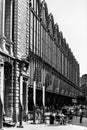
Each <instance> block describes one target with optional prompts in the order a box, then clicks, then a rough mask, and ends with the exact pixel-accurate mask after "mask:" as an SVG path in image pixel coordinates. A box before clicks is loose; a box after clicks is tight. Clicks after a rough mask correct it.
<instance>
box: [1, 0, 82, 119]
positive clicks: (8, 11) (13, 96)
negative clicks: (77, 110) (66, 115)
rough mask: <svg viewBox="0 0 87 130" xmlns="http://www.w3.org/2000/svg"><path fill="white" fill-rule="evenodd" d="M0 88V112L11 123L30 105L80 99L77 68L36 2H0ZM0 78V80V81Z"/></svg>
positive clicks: (41, 4)
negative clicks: (34, 98) (8, 117)
mask: <svg viewBox="0 0 87 130" xmlns="http://www.w3.org/2000/svg"><path fill="white" fill-rule="evenodd" d="M0 64H2V65H1V66H0V81H1V82H0V84H2V85H1V88H0V90H1V92H0V93H1V97H3V98H2V102H3V109H4V111H5V114H6V115H9V116H11V117H13V120H14V121H17V119H18V115H19V104H20V103H22V105H23V113H25V114H27V113H28V111H29V110H32V107H33V82H34V81H36V88H37V90H36V105H39V106H42V105H43V103H42V88H43V85H44V86H45V99H46V101H45V105H46V106H50V105H55V104H57V105H62V104H64V103H65V104H70V103H71V102H72V99H74V98H76V97H77V95H79V94H80V93H81V91H80V88H79V64H78V62H77V60H76V59H75V57H74V55H73V53H72V51H71V49H70V48H69V45H68V44H67V42H66V39H65V38H64V37H63V33H62V32H61V31H60V30H59V26H58V24H57V23H54V18H53V15H52V14H51V13H50V14H49V13H48V7H47V4H46V2H45V1H44V0H43V1H40V0H0ZM2 77H3V78H2Z"/></svg>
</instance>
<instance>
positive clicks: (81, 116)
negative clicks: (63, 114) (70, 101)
mask: <svg viewBox="0 0 87 130" xmlns="http://www.w3.org/2000/svg"><path fill="white" fill-rule="evenodd" d="M79 113H80V119H79V122H80V123H82V118H83V108H82V106H81V108H80V110H79Z"/></svg>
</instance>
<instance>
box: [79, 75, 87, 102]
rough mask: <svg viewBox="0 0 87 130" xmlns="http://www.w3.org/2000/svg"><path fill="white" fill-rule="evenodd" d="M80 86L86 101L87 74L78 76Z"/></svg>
mask: <svg viewBox="0 0 87 130" xmlns="http://www.w3.org/2000/svg"><path fill="white" fill-rule="evenodd" d="M80 87H81V90H82V92H83V95H84V96H85V97H86V101H87V74H84V75H82V77H81V78H80Z"/></svg>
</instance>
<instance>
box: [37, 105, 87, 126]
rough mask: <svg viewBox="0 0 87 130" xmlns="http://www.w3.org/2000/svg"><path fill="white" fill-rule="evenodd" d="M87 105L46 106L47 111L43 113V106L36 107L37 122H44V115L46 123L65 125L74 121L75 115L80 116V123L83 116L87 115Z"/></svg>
mask: <svg viewBox="0 0 87 130" xmlns="http://www.w3.org/2000/svg"><path fill="white" fill-rule="evenodd" d="M85 111H87V106H85V105H84V106H83V105H72V106H71V105H69V106H66V105H63V106H61V107H56V108H55V107H54V106H49V107H47V106H46V107H45V113H44V115H43V107H37V108H36V116H35V118H36V122H37V123H43V117H44V118H45V120H44V121H45V123H48V122H49V123H50V124H60V125H62V124H63V125H65V124H66V123H70V122H72V119H73V117H76V118H77V117H79V123H82V119H83V116H86V114H85Z"/></svg>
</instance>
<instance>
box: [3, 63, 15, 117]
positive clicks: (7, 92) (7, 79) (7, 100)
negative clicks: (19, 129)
mask: <svg viewBox="0 0 87 130" xmlns="http://www.w3.org/2000/svg"><path fill="white" fill-rule="evenodd" d="M12 90H13V89H12V65H11V64H10V63H8V62H5V63H4V112H5V115H6V116H11V113H12V104H13V95H12V94H13V93H12Z"/></svg>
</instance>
